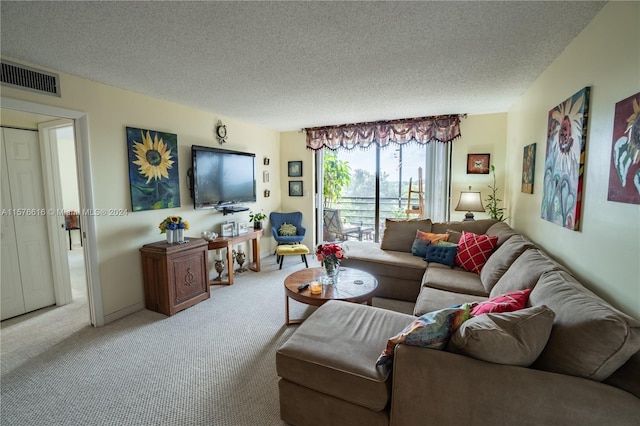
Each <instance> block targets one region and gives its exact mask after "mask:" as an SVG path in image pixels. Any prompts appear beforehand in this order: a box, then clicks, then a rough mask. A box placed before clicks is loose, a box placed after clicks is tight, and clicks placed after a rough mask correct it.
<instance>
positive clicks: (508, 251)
mask: <svg viewBox="0 0 640 426" xmlns="http://www.w3.org/2000/svg"><path fill="white" fill-rule="evenodd" d="M532 247H533V243H532V242H531V241H529V240H527V239H526V238H524V237H523V236H522V235H514V236H512V237H511V238H509V239H508V240H507V241H505V243H504V244H502V245H501V246H499V247H498V248H496V250H495V251H494V252H493V253H492V254H491V256H489V259H487V262H486V263H485V264H484V267H483V268H482V271H480V281H482V285H483V286H484V288H485V289H486V290H487V292H491V289H492V288H493V286H494V285H496V283H497V282H498V280H499V279H500V277H502V276H503V275H504V273H505V272H507V269H509V266H511V264H512V263H513V262H514V261H515V260H516V259H517V258H518V256H520V255H521V254H522V253H523V252H524V251H525V250H526V249H528V248H532Z"/></svg>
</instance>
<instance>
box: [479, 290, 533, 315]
mask: <svg viewBox="0 0 640 426" xmlns="http://www.w3.org/2000/svg"><path fill="white" fill-rule="evenodd" d="M529 293H531V290H530V289H528V288H525V289H524V290H517V291H512V292H511V293H505V294H501V295H500V296H496V297H494V298H493V299H489V300H487V301H484V302H481V303H478V304H477V305H476V306H474V307H473V308H472V309H471V316H472V317H475V316H478V315H482V314H488V313H499V312H514V311H519V310H520V309H524V308H525V306H526V305H527V301H528V300H529Z"/></svg>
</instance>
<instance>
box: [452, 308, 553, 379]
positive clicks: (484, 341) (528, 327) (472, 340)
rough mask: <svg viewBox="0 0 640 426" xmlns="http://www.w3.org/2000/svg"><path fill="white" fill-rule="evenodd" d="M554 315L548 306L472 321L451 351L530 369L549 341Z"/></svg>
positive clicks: (457, 335)
mask: <svg viewBox="0 0 640 426" xmlns="http://www.w3.org/2000/svg"><path fill="white" fill-rule="evenodd" d="M554 316H555V315H554V313H553V311H552V310H551V309H549V308H547V307H546V306H544V305H540V306H534V307H531V308H527V309H522V310H519V311H516V312H503V313H489V314H485V315H480V316H477V317H473V318H470V319H469V320H468V321H465V322H464V324H462V326H461V327H460V328H459V329H458V330H457V331H456V332H455V333H453V335H452V336H451V340H450V341H449V345H448V347H447V350H449V351H451V352H456V353H461V354H464V355H467V356H471V357H473V358H477V359H481V360H483V361H487V362H493V363H495V364H507V365H518V366H521V367H528V366H529V365H531V364H532V363H533V362H534V361H535V360H536V358H538V356H539V355H540V352H542V350H543V349H544V346H545V345H546V344H547V340H549V334H550V333H551V327H552V326H553V318H554Z"/></svg>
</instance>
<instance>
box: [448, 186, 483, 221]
mask: <svg viewBox="0 0 640 426" xmlns="http://www.w3.org/2000/svg"><path fill="white" fill-rule="evenodd" d="M455 210H456V211H457V212H460V211H462V212H463V211H466V212H467V213H466V214H465V215H464V220H465V221H468V220H474V218H473V213H472V212H483V211H485V210H484V207H483V206H482V199H481V195H480V191H471V187H469V191H461V192H460V200H458V205H457V206H456V208H455Z"/></svg>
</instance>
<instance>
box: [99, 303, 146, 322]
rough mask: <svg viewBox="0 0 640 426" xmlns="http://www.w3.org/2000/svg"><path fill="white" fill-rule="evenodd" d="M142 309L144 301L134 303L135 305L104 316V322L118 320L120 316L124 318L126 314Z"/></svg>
mask: <svg viewBox="0 0 640 426" xmlns="http://www.w3.org/2000/svg"><path fill="white" fill-rule="evenodd" d="M143 309H144V302H140V303H136V304H135V305H131V306H128V307H126V308H124V309H120V310H119V311H116V312H114V313H112V314H109V315H105V316H104V323H105V324H109V323H110V322H113V321H115V320H119V319H120V318H124V317H126V316H127V315H131V314H132V313H134V312H138V311H141V310H143Z"/></svg>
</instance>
